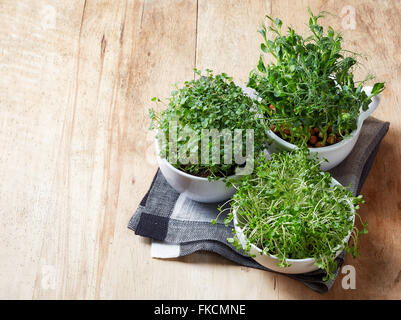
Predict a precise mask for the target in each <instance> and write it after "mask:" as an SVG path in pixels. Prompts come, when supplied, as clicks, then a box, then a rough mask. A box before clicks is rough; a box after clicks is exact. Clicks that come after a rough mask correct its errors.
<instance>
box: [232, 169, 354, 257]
mask: <svg viewBox="0 0 401 320" xmlns="http://www.w3.org/2000/svg"><path fill="white" fill-rule="evenodd" d="M331 179H332V182H333V184H337V185H340V186H342V184H341V183H339V182H338V181H337V180H336V179H334V178H333V177H331ZM348 203H349V205H350V208H351V211H352V213H353V215H352V220H353V221H352V226H353V227H354V226H355V216H356V212H355V207H354V205H353V204H352V203H351V202H350V201H348ZM236 211H237V208H233V217H234V229H235V232H236V233H240V234H241V235H242V236H243V237H244V239H245V240H247V238H246V236H245V234H244V233H243V231H242V228H240V227H238V226H237V224H238V221H237V214H236ZM351 234H352V229H351V230H350V232H349V233H348V235H347V236H346V237H345V238H344V239H343V242H347V241H348V240H349V238H350V236H351ZM251 247H252V248H253V249H254V250H256V251H257V252H258V254H259V256H267V257H270V258H273V259H275V260H279V259H278V258H277V256H275V255H273V254H270V253H266V252H263V250H262V249H260V248H259V247H257V246H256V245H254V244H253V243H251ZM261 253H263V254H261ZM285 260H286V261H287V262H289V263H290V264H292V263H294V262H295V263H299V262H313V263H314V262H315V258H302V259H285Z"/></svg>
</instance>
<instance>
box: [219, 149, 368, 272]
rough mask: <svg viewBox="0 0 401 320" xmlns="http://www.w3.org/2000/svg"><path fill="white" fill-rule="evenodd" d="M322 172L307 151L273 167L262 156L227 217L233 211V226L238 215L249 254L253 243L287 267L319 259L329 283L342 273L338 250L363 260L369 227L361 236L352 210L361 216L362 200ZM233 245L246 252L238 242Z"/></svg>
mask: <svg viewBox="0 0 401 320" xmlns="http://www.w3.org/2000/svg"><path fill="white" fill-rule="evenodd" d="M319 166H320V162H318V161H317V160H316V159H314V158H311V156H310V154H309V151H308V150H307V149H306V148H302V149H298V150H296V151H291V152H282V153H275V154H273V155H272V158H271V160H270V161H269V160H266V158H265V157H264V155H263V154H261V155H260V157H259V158H258V159H257V162H256V167H255V171H254V173H253V174H252V175H248V176H244V177H242V178H241V181H240V182H239V183H238V184H237V186H236V188H237V192H236V193H235V194H234V196H233V198H232V200H231V209H225V210H222V211H221V213H223V212H225V211H226V210H230V212H229V214H228V215H227V217H226V219H225V222H226V224H227V225H228V224H229V222H230V221H232V219H233V211H236V215H237V219H238V221H239V223H240V226H241V228H243V231H244V234H245V236H246V237H247V239H248V241H249V242H248V245H247V248H246V250H245V251H246V252H248V253H249V249H250V244H251V243H252V244H254V245H256V246H257V247H258V248H260V249H262V250H263V252H265V253H267V254H273V255H275V256H276V257H277V258H278V259H279V261H280V264H279V266H282V267H284V266H287V265H288V263H287V262H286V259H304V258H315V261H316V264H317V265H318V266H319V267H320V268H321V269H324V270H326V272H327V274H328V275H329V277H330V276H332V272H333V271H334V270H336V267H337V266H336V263H335V261H334V259H335V257H336V252H337V251H338V250H343V249H346V250H348V251H349V252H352V253H353V254H354V255H355V256H356V255H357V240H358V236H359V234H360V233H365V232H367V229H366V227H367V225H364V228H363V230H362V231H358V229H357V227H356V226H354V225H353V213H352V211H351V208H350V206H351V205H353V206H354V208H355V213H356V210H357V209H359V205H358V204H359V203H361V202H363V200H362V196H358V197H354V196H353V195H352V194H351V192H350V191H349V190H348V189H347V188H345V187H343V186H341V185H333V183H332V178H331V176H330V174H329V173H327V172H325V173H322V172H320V170H319ZM356 215H357V214H356ZM357 216H358V215H357ZM213 222H215V221H213ZM350 233H351V237H352V239H353V241H352V245H351V246H348V244H347V243H344V238H346V237H347V235H348V234H350ZM228 240H229V242H231V243H233V244H234V246H236V247H237V248H241V245H240V243H239V240H238V239H237V238H236V237H234V238H232V239H228Z"/></svg>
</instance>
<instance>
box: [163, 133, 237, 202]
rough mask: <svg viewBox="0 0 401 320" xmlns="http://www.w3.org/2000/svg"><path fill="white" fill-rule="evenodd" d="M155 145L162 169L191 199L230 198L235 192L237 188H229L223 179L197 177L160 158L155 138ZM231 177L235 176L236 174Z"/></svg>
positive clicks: (204, 200) (169, 180)
mask: <svg viewBox="0 0 401 320" xmlns="http://www.w3.org/2000/svg"><path fill="white" fill-rule="evenodd" d="M155 145H156V155H157V162H158V164H159V167H160V171H161V172H162V173H163V176H164V177H165V178H166V180H167V182H168V183H169V184H170V185H171V186H172V187H173V188H174V189H175V190H176V191H177V192H178V193H182V194H184V195H185V196H186V197H188V198H189V199H192V200H195V201H198V202H204V203H215V202H221V201H224V200H228V199H229V198H231V196H232V195H233V194H234V193H235V188H234V187H231V188H227V186H226V184H225V182H223V181H222V179H220V180H212V181H209V180H208V179H207V178H202V177H197V176H194V175H191V174H188V173H185V172H183V171H181V170H178V169H177V168H175V167H174V166H173V165H171V164H170V163H169V162H168V161H167V160H166V159H164V158H160V156H159V145H158V143H157V140H155ZM229 178H234V176H231V177H229Z"/></svg>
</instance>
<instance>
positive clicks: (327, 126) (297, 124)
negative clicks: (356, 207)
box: [248, 10, 384, 146]
mask: <svg viewBox="0 0 401 320" xmlns="http://www.w3.org/2000/svg"><path fill="white" fill-rule="evenodd" d="M309 12H310V19H309V29H310V31H311V35H310V36H308V37H306V38H304V37H302V36H301V35H299V34H297V33H296V32H295V30H294V29H292V28H288V32H287V34H286V35H285V34H283V32H282V21H281V20H280V19H278V18H276V19H272V18H271V17H269V16H266V17H267V18H268V19H269V20H270V21H271V22H272V26H269V27H268V28H266V26H265V25H264V26H263V28H262V29H261V30H259V32H260V33H261V34H262V36H263V40H264V42H263V43H262V44H261V49H262V51H263V52H264V53H269V54H271V55H272V56H273V57H274V59H275V63H271V64H267V65H266V64H265V63H264V62H263V59H262V55H261V57H260V60H259V64H258V66H257V69H258V70H253V71H251V73H250V77H249V81H248V86H249V87H251V88H253V89H255V90H256V91H257V94H258V96H259V97H260V98H261V108H262V109H263V112H264V114H265V115H266V116H267V119H268V122H269V126H270V127H272V128H274V132H276V133H278V134H279V135H280V136H281V137H282V138H284V139H285V140H287V141H289V142H291V143H293V144H295V145H297V146H303V145H307V143H308V141H309V140H310V138H311V135H314V134H315V133H317V134H318V135H319V136H317V138H318V139H319V140H321V142H320V145H319V146H325V145H327V144H332V143H336V142H338V141H340V140H341V139H342V137H344V136H346V135H347V134H349V133H351V132H352V131H353V130H355V129H356V128H357V118H358V116H359V114H360V110H367V108H368V105H369V103H370V102H371V98H372V97H373V96H375V95H377V94H379V93H380V92H381V91H382V90H383V88H384V84H383V83H376V84H375V85H374V86H373V90H372V94H371V95H370V96H367V95H366V93H365V92H364V91H363V90H362V88H363V86H364V84H365V83H366V81H368V80H370V79H371V77H367V78H366V79H364V80H363V81H360V82H355V81H354V74H353V67H354V66H355V65H356V64H357V60H356V54H353V53H351V52H349V51H346V50H343V49H342V41H343V38H342V36H341V35H340V34H339V33H335V32H334V30H333V29H332V28H331V27H329V28H328V30H327V32H325V31H324V29H323V27H322V26H321V25H319V24H318V20H319V19H320V18H321V17H322V16H323V15H322V14H319V15H318V16H314V15H313V13H312V12H311V11H310V10H309ZM269 32H270V33H271V34H272V35H274V36H275V39H274V40H269V39H268V33H269ZM346 54H348V56H346ZM313 129H315V131H313ZM330 135H332V137H330V138H329V136H330ZM337 137H339V139H336V138H337ZM312 140H313V139H312ZM314 140H316V139H314ZM313 144H315V142H314V141H313ZM310 146H311V145H310Z"/></svg>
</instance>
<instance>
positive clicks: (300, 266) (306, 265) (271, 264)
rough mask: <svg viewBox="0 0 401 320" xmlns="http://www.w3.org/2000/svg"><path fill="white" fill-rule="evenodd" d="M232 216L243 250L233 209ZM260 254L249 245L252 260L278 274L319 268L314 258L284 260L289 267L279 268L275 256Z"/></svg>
mask: <svg viewBox="0 0 401 320" xmlns="http://www.w3.org/2000/svg"><path fill="white" fill-rule="evenodd" d="M332 181H333V184H338V185H340V183H339V182H338V181H337V180H335V179H334V178H332ZM349 204H350V209H351V212H352V213H353V224H355V209H354V206H353V205H352V203H349ZM233 216H234V220H233V222H234V228H235V232H236V235H237V238H238V240H239V242H240V243H241V245H242V247H243V248H244V249H245V248H246V244H247V239H246V237H245V234H244V233H243V231H242V229H241V228H240V226H239V225H238V219H237V214H236V210H235V208H234V210H233ZM351 233H352V230H351V231H350V232H349V233H348V235H347V236H346V237H345V238H344V240H343V243H347V242H348V240H349V238H350V236H351ZM341 252H342V250H339V251H338V252H337V255H336V256H338V255H339V254H340V253H341ZM261 253H262V250H261V249H260V248H258V247H257V246H255V245H253V244H251V248H250V254H251V255H255V257H252V258H253V259H254V260H255V261H256V262H258V263H259V264H261V265H262V266H264V267H266V268H268V269H270V270H273V271H277V272H280V273H287V274H299V273H307V272H312V271H316V270H318V269H319V267H317V266H316V265H315V259H314V258H305V259H286V261H287V262H288V263H289V264H290V266H289V267H279V266H278V265H277V264H278V263H279V259H278V258H277V257H276V256H275V255H272V254H266V253H262V254H261Z"/></svg>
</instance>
